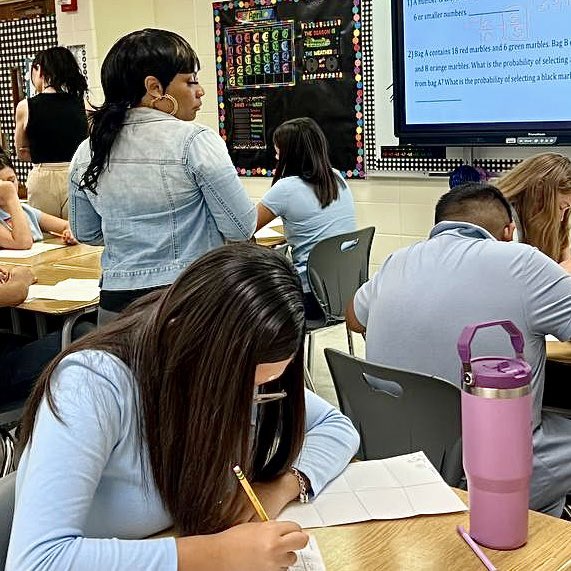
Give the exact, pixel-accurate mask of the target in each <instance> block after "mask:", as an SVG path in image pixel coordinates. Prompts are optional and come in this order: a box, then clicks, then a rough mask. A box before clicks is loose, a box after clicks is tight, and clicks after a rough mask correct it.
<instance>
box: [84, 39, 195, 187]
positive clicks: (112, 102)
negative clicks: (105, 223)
mask: <svg viewBox="0 0 571 571" xmlns="http://www.w3.org/2000/svg"><path fill="white" fill-rule="evenodd" d="M199 69H200V62H199V61H198V57H197V55H196V53H195V52H194V50H193V49H192V48H191V47H190V45H189V43H188V42H187V41H186V40H185V39H184V38H182V37H181V36H179V35H178V34H175V33H174V32H168V31H166V30H156V29H153V28H146V29H144V30H138V31H136V32H132V33H130V34H127V35H126V36H124V37H122V38H120V39H119V40H118V41H117V42H116V43H115V44H114V45H113V47H112V48H111V49H110V50H109V53H108V54H107V55H106V56H105V60H104V61H103V65H102V66H101V86H102V87H103V93H104V95H105V102H104V103H103V105H101V107H97V108H95V111H93V112H92V113H91V116H90V126H91V129H90V135H89V143H90V148H91V162H90V163H89V166H88V167H87V170H86V171H85V173H84V174H83V177H82V179H81V187H82V188H87V189H89V190H91V191H93V192H95V189H96V187H97V181H98V180H99V176H100V175H101V173H102V172H103V170H105V168H107V166H108V165H109V157H110V155H111V149H112V147H113V143H114V142H115V139H116V138H117V136H118V135H119V133H120V132H121V129H122V127H123V124H124V122H125V117H126V115H127V111H128V110H129V109H130V108H133V107H137V106H138V105H139V104H140V103H141V100H142V99H143V97H144V96H145V93H146V89H145V78H146V77H149V76H153V77H156V78H157V79H158V80H159V82H160V83H161V86H162V88H163V89H166V88H167V87H168V86H169V84H170V82H171V81H172V80H173V79H174V77H175V76H176V75H177V74H179V73H196V72H197V71H198V70H199Z"/></svg>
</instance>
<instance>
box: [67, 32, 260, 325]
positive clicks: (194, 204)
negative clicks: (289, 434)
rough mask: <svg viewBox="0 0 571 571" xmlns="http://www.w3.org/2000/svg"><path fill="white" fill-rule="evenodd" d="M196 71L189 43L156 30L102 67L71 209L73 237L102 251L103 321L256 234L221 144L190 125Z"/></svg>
mask: <svg viewBox="0 0 571 571" xmlns="http://www.w3.org/2000/svg"><path fill="white" fill-rule="evenodd" d="M199 68H200V63H199V61H198V57H197V56H196V54H195V52H194V50H193V49H192V48H191V47H190V45H189V44H188V42H187V41H186V40H184V39H183V38H182V37H181V36H179V35H177V34H175V33H173V32H168V31H166V30H155V29H145V30H140V31H136V32H132V33H130V34H128V35H126V36H124V37H123V38H121V39H119V40H118V41H117V42H116V43H115V45H114V46H113V47H112V48H111V50H110V51H109V53H108V54H107V56H106V57H105V60H104V62H103V66H102V68H101V84H102V87H103V92H104V94H105V102H104V103H103V105H102V106H101V107H99V108H97V109H96V110H95V112H94V113H93V114H92V116H91V133H90V137H89V139H88V140H87V141H84V143H82V144H81V145H80V147H79V148H78V150H77V152H76V154H75V156H74V158H73V161H72V166H71V171H70V201H69V202H70V223H71V227H72V229H73V233H74V235H75V236H76V238H77V239H78V240H79V241H80V242H84V243H88V244H103V245H104V246H105V249H104V252H103V257H102V267H103V277H102V287H101V297H100V310H99V321H100V322H102V321H106V320H108V319H111V318H113V317H114V315H115V314H117V313H119V312H120V311H122V310H123V309H124V308H125V307H126V306H127V305H129V303H131V302H132V301H134V300H135V299H137V298H139V297H140V296H142V295H144V294H146V293H148V292H149V291H151V290H153V289H157V288H160V287H164V286H166V285H169V284H171V283H173V282H174V280H175V279H176V278H177V276H178V275H179V274H180V273H181V272H182V270H183V269H184V268H186V267H187V266H188V265H189V264H190V263H191V262H192V261H194V260H196V259H197V258H199V257H200V256H202V255H203V254H205V253H206V252H208V251H210V250H212V249H213V248H216V247H218V246H220V245H222V244H223V243H224V241H240V240H248V239H249V238H251V237H252V235H253V233H254V231H255V228H256V210H255V207H254V204H253V203H252V202H251V201H250V199H249V198H248V195H247V193H246V191H245V189H244V187H243V186H242V184H241V183H240V180H239V179H238V176H237V174H236V170H235V168H234V165H233V164H232V161H231V160H230V157H229V155H228V151H227V149H226V146H225V144H224V141H223V140H222V139H221V138H220V137H219V136H218V134H216V133H214V131H212V130H211V129H209V128H207V127H205V126H203V125H199V124H197V123H194V122H192V121H193V120H194V119H195V117H196V114H197V112H198V110H199V109H200V106H201V98H202V96H203V95H204V90H203V89H202V87H201V86H200V84H199V83H198V78H197V74H198V70H199Z"/></svg>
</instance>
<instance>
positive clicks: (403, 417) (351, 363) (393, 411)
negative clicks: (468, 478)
mask: <svg viewBox="0 0 571 571" xmlns="http://www.w3.org/2000/svg"><path fill="white" fill-rule="evenodd" d="M325 358H326V360H327V364H328V365H329V370H330V371H331V376H332V377H333V384H334V385H335V391H336V393H337V398H338V399H339V405H340V407H341V410H342V412H343V413H344V414H346V415H347V416H348V417H349V418H350V419H351V421H352V422H353V424H354V426H355V428H356V429H357V430H358V432H359V434H360V436H361V448H360V451H359V457H360V458H361V459H363V460H374V459H379V458H389V457H391V456H399V455H401V454H408V453H411V452H417V451H419V450H422V451H423V452H424V453H425V454H426V456H427V457H428V459H429V460H430V461H431V462H432V464H433V465H434V467H435V468H436V469H437V470H438V471H439V472H440V474H441V475H442V477H443V478H444V480H446V482H447V483H448V484H450V485H451V486H460V485H462V478H463V469H462V440H461V436H462V423H461V417H460V389H459V388H458V387H456V386H455V385H453V384H452V383H450V382H448V381H445V380H444V379H440V378H438V377H432V376H429V375H423V374H421V373H413V372H410V371H405V370H402V369H395V368H392V367H385V366H382V365H375V364H372V363H368V362H367V361H364V360H362V359H359V358H357V357H353V356H351V355H347V354H345V353H342V352H340V351H336V350H335V349H325Z"/></svg>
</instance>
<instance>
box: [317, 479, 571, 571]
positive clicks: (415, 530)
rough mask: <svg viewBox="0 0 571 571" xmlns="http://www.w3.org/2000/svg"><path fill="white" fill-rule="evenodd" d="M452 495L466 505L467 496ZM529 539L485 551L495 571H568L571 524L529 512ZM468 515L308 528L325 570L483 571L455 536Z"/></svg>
mask: <svg viewBox="0 0 571 571" xmlns="http://www.w3.org/2000/svg"><path fill="white" fill-rule="evenodd" d="M456 493H457V494H458V495H459V496H460V498H462V500H463V501H465V502H466V503H467V494H466V493H465V492H462V491H460V490H456ZM529 516H530V517H529V539H528V542H527V544H526V545H525V546H524V547H522V548H520V549H517V550H515V551H494V550H493V549H486V548H484V551H485V552H486V555H488V557H489V558H490V560H491V561H492V563H493V564H494V565H495V566H496V567H497V568H498V569H499V570H500V571H564V570H565V571H571V523H569V522H566V521H563V520H560V519H556V518H553V517H550V516H547V515H543V514H540V513H537V512H531V511H530V512H529ZM468 522H469V516H468V513H467V512H466V513H457V514H448V515H438V516H420V517H414V518H407V519H402V520H391V521H373V522H366V523H358V524H352V525H345V526H338V527H325V528H320V529H313V530H311V533H312V534H313V535H314V536H315V537H316V538H317V542H318V544H319V548H320V550H321V553H322V555H323V559H324V561H325V566H326V568H327V571H377V570H378V571H380V570H386V571H416V570H423V571H429V570H430V571H432V570H434V571H448V570H450V571H483V570H484V569H485V568H484V566H483V565H482V563H481V562H480V560H479V559H478V558H477V557H476V556H475V555H474V553H473V552H472V551H471V549H470V548H469V547H468V545H467V544H466V543H465V541H464V540H463V539H461V538H460V536H459V535H458V534H457V533H456V526H457V525H463V526H464V527H465V528H466V529H468Z"/></svg>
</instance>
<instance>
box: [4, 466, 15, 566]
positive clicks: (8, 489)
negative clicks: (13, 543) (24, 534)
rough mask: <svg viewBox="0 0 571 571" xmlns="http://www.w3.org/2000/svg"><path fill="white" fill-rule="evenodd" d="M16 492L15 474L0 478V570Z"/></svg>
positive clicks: (5, 551) (6, 548) (5, 550)
mask: <svg viewBox="0 0 571 571" xmlns="http://www.w3.org/2000/svg"><path fill="white" fill-rule="evenodd" d="M15 492H16V472H12V473H11V474H10V475H8V476H6V477H5V478H0V569H4V567H5V566H6V555H7V553H8V543H9V542H10V532H11V531H12V520H13V519H14V495H15Z"/></svg>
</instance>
